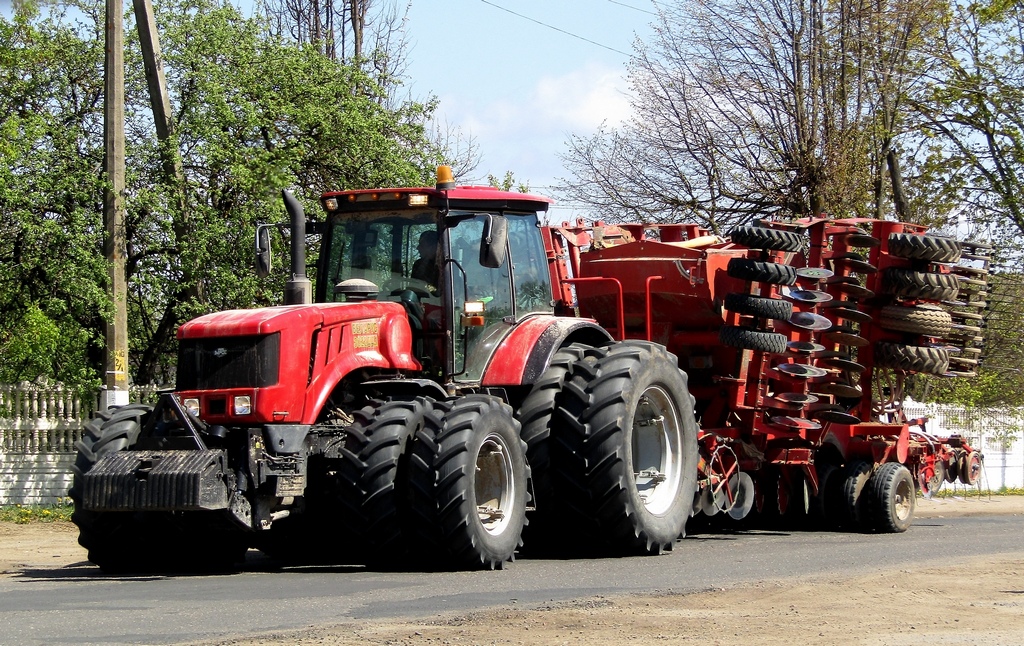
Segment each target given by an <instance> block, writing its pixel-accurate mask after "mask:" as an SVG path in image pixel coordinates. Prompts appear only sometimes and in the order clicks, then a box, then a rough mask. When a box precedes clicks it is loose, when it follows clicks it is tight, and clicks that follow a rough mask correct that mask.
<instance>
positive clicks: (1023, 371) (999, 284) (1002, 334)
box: [912, 270, 1024, 408]
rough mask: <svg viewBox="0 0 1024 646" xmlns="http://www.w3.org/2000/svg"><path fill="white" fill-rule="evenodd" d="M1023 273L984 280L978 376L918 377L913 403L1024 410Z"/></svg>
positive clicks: (1011, 272)
mask: <svg viewBox="0 0 1024 646" xmlns="http://www.w3.org/2000/svg"><path fill="white" fill-rule="evenodd" d="M1021 299H1024V274H1021V273H1020V272H1019V271H1005V270H1004V271H1001V272H999V273H996V274H993V275H992V276H991V277H990V281H989V292H988V304H989V307H988V313H987V314H988V316H987V319H988V320H987V324H986V328H985V331H984V336H985V345H984V353H983V355H982V360H981V365H980V366H979V367H978V370H977V373H978V374H977V377H956V378H952V379H951V378H940V377H928V378H921V377H919V378H917V379H916V382H915V383H914V387H913V389H912V392H913V395H914V397H915V398H916V399H919V400H922V401H938V402H943V403H955V404H960V405H963V406H966V407H968V408H979V407H980V408H988V407H1001V406H1024V341H1022V339H1021V330H1022V329H1024V312H1022V311H1021V309H1020V307H1019V303H1020V302H1021Z"/></svg>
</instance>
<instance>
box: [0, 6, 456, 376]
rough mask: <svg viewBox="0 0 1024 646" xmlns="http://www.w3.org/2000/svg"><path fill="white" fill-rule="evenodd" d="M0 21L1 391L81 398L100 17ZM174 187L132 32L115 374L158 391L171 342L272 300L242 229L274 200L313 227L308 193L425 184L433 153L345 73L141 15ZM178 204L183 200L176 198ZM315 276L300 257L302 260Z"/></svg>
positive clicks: (218, 24)
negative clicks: (167, 133) (19, 386)
mask: <svg viewBox="0 0 1024 646" xmlns="http://www.w3.org/2000/svg"><path fill="white" fill-rule="evenodd" d="M30 9H31V7H29V9H24V10H19V14H18V16H17V17H16V18H15V19H14V20H13V21H7V20H4V19H2V18H0V75H2V78H0V82H2V83H3V87H4V88H5V92H4V93H3V95H2V96H0V132H2V133H3V137H2V139H0V157H2V162H3V163H2V164H0V173H2V175H0V183H2V186H0V232H2V233H3V234H4V235H3V239H2V240H0V258H2V263H0V271H2V272H3V278H4V280H3V283H2V286H0V350H3V356H0V378H3V379H5V380H8V379H23V378H24V379H32V378H35V377H37V376H49V377H52V378H56V379H60V380H63V381H74V380H78V381H82V382H88V381H92V382H95V381H96V380H97V377H98V376H99V374H100V372H99V371H100V369H101V366H102V347H101V340H102V330H103V327H104V317H105V315H106V314H107V310H108V309H109V303H108V301H107V297H106V295H105V286H106V281H107V278H106V271H105V268H106V264H105V260H104V256H103V252H102V245H103V235H104V232H103V227H102V194H103V187H104V183H103V176H102V173H101V170H102V164H103V145H102V144H103V142H102V91H103V89H102V88H103V83H102V61H103V47H104V44H103V43H104V41H103V11H102V4H101V3H98V2H96V1H95V0H87V2H85V3H83V4H82V5H81V7H80V9H81V14H77V15H80V18H79V20H80V21H81V23H80V24H72V23H71V22H70V21H69V20H68V19H67V18H66V17H63V16H61V15H60V14H59V13H58V14H55V15H53V16H50V17H45V18H43V17H41V16H40V15H39V14H38V13H36V12H35V11H34V10H30ZM157 11H158V13H157V21H158V24H159V26H160V29H161V41H162V45H163V50H164V52H163V53H164V64H165V69H166V72H167V80H168V86H169V89H170V92H171V97H172V105H173V107H174V118H175V122H176V124H177V128H176V133H177V135H176V137H177V138H176V141H175V142H173V143H172V144H171V145H172V146H175V147H177V149H178V151H179V153H180V158H181V161H182V170H183V176H184V185H178V184H176V182H175V181H174V179H173V178H169V177H168V176H167V174H166V173H165V172H164V166H163V157H162V155H161V151H160V148H159V144H158V142H157V140H156V137H155V129H154V125H153V120H152V113H151V110H150V105H149V97H148V92H147V90H146V86H145V81H144V78H143V74H142V64H141V60H140V55H139V51H138V46H137V44H136V43H135V42H133V40H132V38H133V37H134V35H135V30H134V29H131V28H130V27H129V28H128V29H126V32H125V33H126V36H127V37H128V38H129V43H128V45H127V52H126V94H127V97H126V121H127V123H126V133H127V167H128V177H127V189H126V195H125V203H126V209H127V214H126V238H127V249H128V257H127V278H128V290H129V295H128V298H129V302H128V306H129V328H130V329H129V341H130V353H129V364H130V369H131V371H132V375H133V377H134V379H135V381H136V382H139V383H150V382H158V383H167V382H168V381H170V380H172V378H173V364H174V355H175V337H174V335H175V331H176V329H177V327H178V325H179V324H180V323H182V322H184V321H185V320H188V319H189V318H192V317H193V316H195V315H197V314H201V313H205V312H209V311H216V310H223V309H229V308H240V307H252V306H254V305H266V304H273V303H276V302H278V300H279V298H280V294H281V292H282V290H281V284H282V283H283V272H282V275H281V276H279V277H278V278H279V280H278V282H277V283H276V284H270V283H266V282H260V281H257V279H256V278H255V276H254V275H253V272H252V271H251V266H252V240H253V237H254V227H255V224H256V223H257V222H277V221H282V220H284V218H285V216H284V210H283V207H282V204H281V198H280V190H281V189H283V188H290V189H292V190H293V191H295V192H296V193H297V195H298V196H299V197H300V199H302V200H304V201H305V202H306V204H307V205H309V206H308V207H307V213H309V215H310V216H311V217H314V218H315V217H317V214H318V212H319V209H318V208H316V207H315V206H313V205H314V204H316V199H315V198H316V197H317V196H318V195H319V194H320V193H321V192H322V191H324V190H326V189H328V188H330V189H345V188H356V187H359V188H363V187H378V186H394V185H399V186H402V185H424V184H429V183H430V182H431V181H432V174H433V169H434V167H435V166H436V164H437V163H438V162H440V161H441V160H442V159H443V158H444V157H445V156H447V154H448V151H446V150H443V149H441V148H439V147H438V146H437V145H435V144H432V143H431V142H430V141H429V140H428V138H427V133H428V131H429V128H430V118H431V115H432V112H433V110H434V106H435V104H434V102H433V101H432V100H431V101H428V102H426V103H421V102H417V101H412V100H405V101H400V102H397V103H392V102H388V101H382V100H381V99H382V97H386V96H389V93H390V92H391V88H390V87H387V86H382V85H381V84H380V83H379V82H378V81H379V79H378V78H375V77H374V76H373V75H370V74H367V73H366V72H364V70H363V69H362V68H361V67H359V66H353V65H346V64H344V63H342V62H339V61H336V60H331V59H329V58H327V57H325V56H323V55H322V54H320V53H318V52H317V51H316V49H315V48H313V47H309V46H302V47H296V46H295V45H294V44H288V43H285V42H282V41H281V40H278V39H275V38H271V37H269V36H267V35H266V34H267V29H266V25H265V24H264V23H262V22H261V21H260V20H256V19H246V18H244V17H243V16H242V15H241V14H240V13H239V11H238V10H237V9H235V8H234V7H232V6H231V5H227V4H222V3H221V2H219V1H217V0H171V1H170V2H165V3H160V4H158V6H157ZM182 196H183V197H182ZM313 259H314V260H315V258H313Z"/></svg>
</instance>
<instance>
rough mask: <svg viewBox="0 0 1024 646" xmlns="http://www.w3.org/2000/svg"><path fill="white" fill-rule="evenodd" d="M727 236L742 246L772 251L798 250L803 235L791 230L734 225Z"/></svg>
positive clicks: (801, 244)
mask: <svg viewBox="0 0 1024 646" xmlns="http://www.w3.org/2000/svg"><path fill="white" fill-rule="evenodd" d="M729 237H730V238H731V239H732V241H733V242H735V243H736V244H738V245H743V246H744V247H750V248H751V249H768V250H772V251H800V248H801V247H802V246H803V241H804V237H803V236H801V235H800V234H798V233H793V232H792V231H783V230H781V229H770V228H768V227H755V226H749V225H745V226H738V227H736V228H735V229H733V230H732V231H730V232H729Z"/></svg>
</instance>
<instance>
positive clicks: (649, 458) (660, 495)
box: [631, 386, 682, 515]
mask: <svg viewBox="0 0 1024 646" xmlns="http://www.w3.org/2000/svg"><path fill="white" fill-rule="evenodd" d="M681 426H682V425H681V424H680V422H679V411H677V410H676V407H675V404H674V403H673V401H672V398H671V397H669V395H668V393H667V392H665V390H663V389H662V388H660V387H657V386H652V387H650V388H648V389H647V390H646V391H644V393H643V395H641V397H640V403H639V404H638V405H637V407H636V412H635V413H634V414H633V431H632V442H631V445H632V453H633V456H632V458H633V460H632V461H633V479H634V482H635V485H636V489H637V494H638V495H639V497H640V500H641V501H643V504H644V507H645V508H646V509H647V511H648V512H650V513H652V514H655V515H659V514H663V513H665V512H666V511H668V509H669V508H670V507H671V506H672V504H673V503H674V502H675V501H676V498H677V493H678V490H679V483H680V478H681V477H682V469H681V460H682V448H681V447H682V428H681Z"/></svg>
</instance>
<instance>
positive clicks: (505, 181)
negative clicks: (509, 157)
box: [487, 170, 530, 193]
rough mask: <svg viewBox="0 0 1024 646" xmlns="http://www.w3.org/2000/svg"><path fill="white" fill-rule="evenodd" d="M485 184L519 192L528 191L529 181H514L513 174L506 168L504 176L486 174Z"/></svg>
mask: <svg viewBox="0 0 1024 646" xmlns="http://www.w3.org/2000/svg"><path fill="white" fill-rule="evenodd" d="M487 184H488V185H489V186H493V187H494V188H498V189H501V190H503V191H513V190H514V191H517V192H519V193H529V192H530V183H529V182H518V181H516V176H515V174H514V173H513V172H512V171H510V170H507V171H505V176H504V177H501V178H499V177H498V176H497V175H488V176H487Z"/></svg>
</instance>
